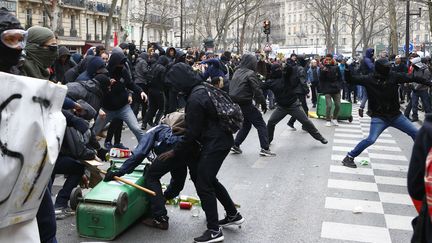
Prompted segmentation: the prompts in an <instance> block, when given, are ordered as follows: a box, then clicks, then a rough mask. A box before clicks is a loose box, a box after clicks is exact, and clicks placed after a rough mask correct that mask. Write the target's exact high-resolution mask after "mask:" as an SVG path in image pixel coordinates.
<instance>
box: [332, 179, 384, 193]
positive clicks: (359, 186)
mask: <svg viewBox="0 0 432 243" xmlns="http://www.w3.org/2000/svg"><path fill="white" fill-rule="evenodd" d="M327 186H328V187H330V188H336V189H348V190H355V191H367V192H378V186H377V184H375V183H371V182H361V181H347V180H335V179H329V180H328V183H327Z"/></svg>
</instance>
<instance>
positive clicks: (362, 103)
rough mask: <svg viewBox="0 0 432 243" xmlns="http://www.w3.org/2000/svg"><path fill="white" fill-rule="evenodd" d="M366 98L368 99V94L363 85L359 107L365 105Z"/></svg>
mask: <svg viewBox="0 0 432 243" xmlns="http://www.w3.org/2000/svg"><path fill="white" fill-rule="evenodd" d="M367 100H368V96H367V92H366V88H365V87H363V96H362V98H361V104H360V109H364V108H365V107H366V102H367Z"/></svg>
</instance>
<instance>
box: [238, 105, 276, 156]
mask: <svg viewBox="0 0 432 243" xmlns="http://www.w3.org/2000/svg"><path fill="white" fill-rule="evenodd" d="M240 108H241V110H242V113H243V117H244V121H243V126H242V128H241V129H240V130H239V131H238V133H237V136H236V138H235V140H234V145H236V146H240V145H241V144H242V143H243V141H244V140H245V139H246V137H247V135H248V134H249V131H250V130H251V128H252V125H253V126H254V127H255V128H256V129H257V130H258V137H259V140H260V145H261V148H262V149H269V141H268V133H267V126H266V124H265V122H264V119H263V117H262V115H261V112H260V111H259V110H258V108H256V107H255V106H254V105H252V104H249V105H241V106H240Z"/></svg>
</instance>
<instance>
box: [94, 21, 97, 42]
mask: <svg viewBox="0 0 432 243" xmlns="http://www.w3.org/2000/svg"><path fill="white" fill-rule="evenodd" d="M94 34H95V38H96V35H97V20H96V19H95V20H94ZM95 40H96V39H95Z"/></svg>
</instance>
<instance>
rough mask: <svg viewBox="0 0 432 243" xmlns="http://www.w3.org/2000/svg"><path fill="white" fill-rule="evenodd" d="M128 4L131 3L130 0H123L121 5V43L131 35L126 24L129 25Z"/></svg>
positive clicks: (119, 22)
mask: <svg viewBox="0 0 432 243" xmlns="http://www.w3.org/2000/svg"><path fill="white" fill-rule="evenodd" d="M128 5H129V0H122V3H121V7H120V14H119V21H118V24H119V27H120V28H119V29H120V30H121V32H120V35H119V37H120V43H123V42H125V41H126V39H127V37H128V36H129V33H128V31H127V30H126V26H127V25H128V23H127V19H128V9H129V8H128Z"/></svg>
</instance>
